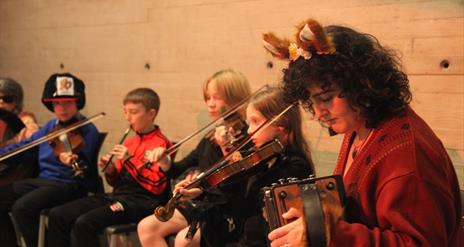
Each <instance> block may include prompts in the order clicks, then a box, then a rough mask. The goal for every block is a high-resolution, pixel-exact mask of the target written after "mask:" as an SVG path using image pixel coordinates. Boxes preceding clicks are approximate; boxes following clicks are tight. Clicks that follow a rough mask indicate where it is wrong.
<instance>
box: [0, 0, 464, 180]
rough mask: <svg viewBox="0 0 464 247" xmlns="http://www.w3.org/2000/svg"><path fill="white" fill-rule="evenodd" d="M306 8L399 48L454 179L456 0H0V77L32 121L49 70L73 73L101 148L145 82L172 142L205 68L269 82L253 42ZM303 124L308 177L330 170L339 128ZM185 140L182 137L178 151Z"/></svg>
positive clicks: (461, 62)
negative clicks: (126, 101) (331, 133)
mask: <svg viewBox="0 0 464 247" xmlns="http://www.w3.org/2000/svg"><path fill="white" fill-rule="evenodd" d="M308 17H314V18H316V19H318V20H319V21H320V22H321V23H322V24H344V25H349V26H352V27H355V28H357V29H358V30H361V31H364V32H368V33H371V34H373V35H375V36H377V37H378V38H379V39H380V41H381V42H382V43H384V44H387V45H389V46H391V47H393V48H396V49H398V50H399V51H400V52H401V54H402V59H403V61H404V65H405V68H406V71H407V73H408V74H409V76H410V81H411V87H412V90H413V102H412V105H413V107H414V109H415V110H416V111H417V112H418V113H419V114H420V115H421V116H423V117H424V118H425V120H426V121H427V122H428V123H429V124H430V125H431V126H432V128H433V129H434V131H435V132H436V133H437V134H438V136H439V137H440V138H441V139H442V140H443V143H444V144H445V146H446V147H447V149H448V151H449V153H450V155H451V156H452V159H453V161H454V164H455V167H456V171H457V173H458V176H459V178H460V182H461V188H464V161H463V159H464V113H463V109H464V107H463V106H464V45H463V44H464V1H462V0H453V1H452V0H402V1H399V0H378V1H374V0H327V1H313V0H293V1H282V0H157V1H155V0H152V1H149V0H93V1H91V0H0V76H9V77H13V78H15V79H17V80H18V81H19V82H20V83H22V84H23V86H24V88H25V90H26V100H25V104H26V109H27V110H29V111H33V112H35V113H36V115H37V116H38V118H39V121H40V122H42V123H43V122H45V121H46V120H47V119H48V118H50V117H52V115H51V114H50V113H49V112H47V111H46V110H45V108H44V107H43V106H42V104H41V103H40V97H41V92H42V88H43V84H44V82H45V80H46V79H47V78H48V76H49V75H50V74H52V73H55V72H65V71H69V72H71V73H73V74H75V75H77V76H78V77H81V78H82V79H83V80H84V81H85V82H86V86H87V99H88V101H87V106H86V108H85V110H84V111H83V112H84V113H85V114H86V115H87V116H91V115H93V114H96V113H97V112H100V111H104V112H106V113H107V117H105V118H103V119H101V120H98V122H96V125H97V126H98V127H99V129H100V130H101V131H107V132H109V133H110V134H109V136H108V139H107V141H106V143H105V146H104V147H103V149H102V151H103V152H106V151H108V150H109V148H110V147H112V145H114V144H115V143H116V142H118V140H119V138H120V136H121V135H122V132H123V130H124V129H125V128H126V127H127V126H126V123H125V120H124V118H123V115H122V110H121V100H122V98H123V96H124V95H125V94H126V93H127V92H128V91H129V90H131V89H133V88H135V87H139V86H148V87H152V88H154V89H155V90H156V91H157V92H158V93H159V94H160V96H161V100H162V107H161V112H160V115H159V117H158V118H157V123H158V124H159V125H160V126H161V127H162V129H163V130H164V132H165V133H166V134H167V135H168V136H169V137H170V138H172V139H174V140H180V139H182V138H183V137H185V136H187V135H188V134H189V133H191V132H192V131H193V130H196V129H197V128H199V127H200V126H202V124H204V123H206V122H208V117H207V114H206V111H205V107H204V103H203V101H202V95H201V84H202V82H203V80H204V79H205V78H207V77H208V76H209V75H211V74H212V73H213V72H215V71H217V70H219V69H223V68H228V67H231V68H235V69H237V70H240V71H242V72H243V73H244V74H245V75H246V76H247V77H248V78H249V79H250V81H251V82H252V86H253V88H254V89H256V88H258V87H260V86H262V85H263V84H265V83H275V82H278V81H279V79H280V77H281V69H282V68H283V66H284V64H283V63H282V62H279V61H276V60H275V59H273V58H272V57H271V56H270V55H268V54H267V53H266V52H265V51H264V49H263V48H262V46H261V39H260V37H261V34H262V33H263V32H266V31H274V32H276V33H277V34H279V35H281V36H290V35H293V32H294V30H293V26H294V24H296V23H298V22H300V21H302V20H304V19H306V18H308ZM444 61H445V62H444ZM446 61H447V62H446ZM268 62H273V64H274V67H273V68H271V69H270V68H268V67H267V66H266V65H267V63H268ZM444 63H448V64H449V66H448V67H447V68H445V66H441V65H442V64H444ZM305 125H306V128H305V130H306V135H307V136H308V138H309V140H310V141H311V146H312V148H313V151H314V154H313V156H314V158H315V160H316V163H317V169H318V171H319V175H326V174H330V173H331V171H332V169H333V166H334V164H335V159H336V154H337V152H338V148H339V145H340V137H335V138H329V137H328V135H327V133H326V131H325V130H323V129H321V127H320V126H319V125H318V124H317V123H314V122H311V121H309V120H306V121H305ZM195 144H196V140H193V141H192V142H189V143H186V144H185V145H184V146H183V148H182V149H181V151H180V155H179V156H182V155H184V154H185V153H186V152H188V150H189V149H190V148H192V147H193V146H194V145H195Z"/></svg>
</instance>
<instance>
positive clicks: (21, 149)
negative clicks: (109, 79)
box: [0, 112, 106, 161]
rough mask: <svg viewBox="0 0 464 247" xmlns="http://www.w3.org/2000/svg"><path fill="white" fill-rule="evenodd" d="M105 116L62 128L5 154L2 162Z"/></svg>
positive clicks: (93, 117) (103, 114)
mask: <svg viewBox="0 0 464 247" xmlns="http://www.w3.org/2000/svg"><path fill="white" fill-rule="evenodd" d="M105 115H106V113H104V112H100V113H98V114H96V115H94V116H92V117H90V118H87V119H84V120H81V121H79V122H76V123H74V124H72V125H69V126H67V127H65V128H62V129H59V130H57V131H53V132H51V133H48V134H47V135H45V136H42V137H40V138H39V139H37V140H35V141H32V142H30V143H27V144H25V145H23V146H21V147H19V148H17V149H15V150H12V151H10V152H6V153H4V154H3V155H0V161H3V160H6V159H8V158H10V157H11V156H14V155H16V154H19V153H21V152H24V151H26V150H28V149H31V148H33V147H35V146H38V145H40V144H42V143H44V142H46V141H49V140H51V139H53V138H56V137H59V136H60V135H63V134H66V133H68V132H70V131H73V130H75V129H78V128H80V127H82V126H84V125H86V124H89V123H91V122H93V121H95V120H97V119H99V118H101V117H103V116H105Z"/></svg>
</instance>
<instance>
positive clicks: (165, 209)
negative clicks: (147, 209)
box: [154, 196, 178, 222]
mask: <svg viewBox="0 0 464 247" xmlns="http://www.w3.org/2000/svg"><path fill="white" fill-rule="evenodd" d="M177 198H178V197H176V196H174V197H172V198H171V199H169V201H168V203H166V206H158V207H156V209H155V212H154V214H155V216H156V218H157V219H158V220H159V221H161V222H166V221H168V220H169V219H171V218H172V216H173V215H174V209H175V207H176V204H177Z"/></svg>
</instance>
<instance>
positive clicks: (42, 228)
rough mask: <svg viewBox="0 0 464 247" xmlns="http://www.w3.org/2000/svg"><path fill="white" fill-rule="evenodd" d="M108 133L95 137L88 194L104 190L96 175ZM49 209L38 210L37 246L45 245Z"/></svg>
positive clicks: (101, 181)
mask: <svg viewBox="0 0 464 247" xmlns="http://www.w3.org/2000/svg"><path fill="white" fill-rule="evenodd" d="M107 135H108V133H107V132H101V133H99V134H98V139H97V143H96V144H97V145H96V149H97V150H96V151H97V152H96V153H95V157H92V159H91V161H90V162H92V164H95V171H92V172H93V173H94V174H96V175H97V182H96V185H95V186H94V187H93V188H90V189H89V194H91V195H92V194H96V193H102V192H103V191H104V188H103V180H102V178H101V177H100V176H99V175H98V166H97V165H96V164H98V154H99V153H100V149H101V147H102V146H103V143H104V142H105V139H106V136H107ZM49 210H50V209H44V210H42V211H41V212H40V218H39V219H40V220H39V233H38V234H39V236H38V241H37V246H38V247H44V246H45V233H46V231H47V227H48V211H49Z"/></svg>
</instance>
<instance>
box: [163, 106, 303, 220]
mask: <svg viewBox="0 0 464 247" xmlns="http://www.w3.org/2000/svg"><path fill="white" fill-rule="evenodd" d="M297 105H298V102H295V103H293V104H290V105H289V106H287V107H286V108H285V109H284V110H283V111H282V112H280V113H279V114H277V115H276V116H274V117H273V118H272V119H271V120H267V121H265V122H263V123H262V124H261V125H259V126H258V128H256V129H255V130H254V131H253V133H251V134H250V135H249V136H248V137H247V138H246V139H245V140H243V141H242V142H241V143H240V145H237V146H236V147H235V148H234V149H233V150H231V151H230V152H229V154H227V155H226V156H224V157H223V158H222V159H221V160H220V161H219V162H217V163H216V164H215V165H213V166H212V167H211V168H210V169H208V170H207V171H205V172H204V173H201V174H200V175H198V177H197V178H196V179H195V180H194V181H192V182H191V183H190V184H188V185H187V186H185V188H186V189H191V188H195V187H198V186H199V185H203V186H207V187H212V186H217V185H219V184H221V183H223V182H224V181H228V180H229V179H231V178H232V177H236V176H239V175H240V174H242V173H243V172H247V171H248V173H251V172H253V170H249V169H250V168H253V167H256V165H257V164H259V163H260V162H261V161H262V160H263V159H265V158H269V157H270V156H271V155H273V154H275V153H276V151H277V152H281V151H282V150H283V145H282V143H280V141H277V140H275V141H273V142H271V143H270V144H267V145H265V146H264V147H263V148H261V149H259V150H258V151H256V152H255V153H254V154H255V155H250V156H247V157H246V158H245V159H242V160H243V161H241V162H233V163H232V164H228V159H229V158H230V157H232V155H234V153H235V152H236V151H238V150H240V149H241V148H243V147H244V146H245V145H246V144H247V143H248V142H249V141H250V140H251V138H252V137H253V136H254V135H255V134H256V133H258V131H260V130H261V129H263V128H267V127H268V126H270V125H271V124H273V123H274V122H275V121H277V120H278V119H279V118H280V117H281V116H283V115H284V114H285V113H286V112H287V111H289V110H290V109H292V108H293V107H295V106H297ZM204 181H205V182H204ZM181 197H182V195H181V194H179V193H177V194H175V195H174V196H173V197H172V198H171V199H170V200H169V201H168V203H167V204H166V206H165V207H163V206H158V207H157V208H156V209H155V212H154V213H155V216H156V218H157V219H158V220H160V221H162V222H166V221H168V220H169V219H170V218H171V217H172V216H173V214H174V209H175V207H176V205H177V203H178V200H179V199H180V198H181Z"/></svg>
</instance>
